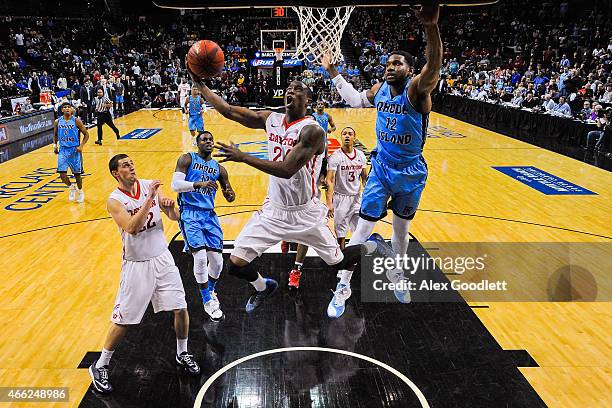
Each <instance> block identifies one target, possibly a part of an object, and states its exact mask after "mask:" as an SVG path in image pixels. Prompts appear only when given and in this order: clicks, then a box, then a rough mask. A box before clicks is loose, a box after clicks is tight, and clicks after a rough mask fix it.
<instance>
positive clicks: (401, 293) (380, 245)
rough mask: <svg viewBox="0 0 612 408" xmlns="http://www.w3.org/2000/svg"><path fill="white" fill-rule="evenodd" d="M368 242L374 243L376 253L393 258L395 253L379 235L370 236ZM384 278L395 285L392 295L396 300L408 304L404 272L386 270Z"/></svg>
mask: <svg viewBox="0 0 612 408" xmlns="http://www.w3.org/2000/svg"><path fill="white" fill-rule="evenodd" d="M368 242H374V243H375V244H376V251H375V252H376V253H378V254H380V255H382V256H384V257H386V258H395V257H396V256H397V254H396V252H395V251H394V250H393V248H391V246H389V244H387V242H386V241H385V240H384V238H383V237H382V236H380V234H376V233H374V234H372V235H370V238H368ZM385 274H386V276H387V279H388V280H389V282H391V283H395V284H396V285H395V289H394V290H393V293H394V294H395V297H396V298H397V300H398V301H399V302H401V303H410V299H411V298H410V291H409V290H408V279H406V277H405V276H404V271H403V270H402V269H399V268H394V269H387V271H386V273H385Z"/></svg>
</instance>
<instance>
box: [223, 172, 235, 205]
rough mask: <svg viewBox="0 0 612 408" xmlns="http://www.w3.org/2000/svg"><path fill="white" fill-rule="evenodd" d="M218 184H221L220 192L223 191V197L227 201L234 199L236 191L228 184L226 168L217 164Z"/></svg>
mask: <svg viewBox="0 0 612 408" xmlns="http://www.w3.org/2000/svg"><path fill="white" fill-rule="evenodd" d="M219 184H221V192H222V193H223V197H225V199H226V200H227V202H228V203H231V202H233V201H234V200H235V199H236V193H235V192H234V189H233V188H232V185H231V184H230V181H229V174H228V173H227V170H226V169H225V167H223V166H221V165H219Z"/></svg>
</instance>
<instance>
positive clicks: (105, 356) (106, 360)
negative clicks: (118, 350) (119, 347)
mask: <svg viewBox="0 0 612 408" xmlns="http://www.w3.org/2000/svg"><path fill="white" fill-rule="evenodd" d="M114 352H115V350H107V349H105V348H103V349H102V354H101V355H100V358H99V359H98V361H97V362H96V368H100V367H104V366H107V365H109V364H110V360H111V357H112V356H113V353H114Z"/></svg>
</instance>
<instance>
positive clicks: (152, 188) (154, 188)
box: [147, 180, 161, 200]
mask: <svg viewBox="0 0 612 408" xmlns="http://www.w3.org/2000/svg"><path fill="white" fill-rule="evenodd" d="M160 186H161V181H159V180H153V181H152V182H151V184H149V194H148V195H147V198H149V199H151V200H152V199H153V198H154V197H155V196H156V195H157V189H158V188H159V187H160Z"/></svg>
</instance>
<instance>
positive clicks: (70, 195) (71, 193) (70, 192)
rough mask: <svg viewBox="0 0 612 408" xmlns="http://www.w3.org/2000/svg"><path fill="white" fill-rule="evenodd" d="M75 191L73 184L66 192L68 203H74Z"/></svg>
mask: <svg viewBox="0 0 612 408" xmlns="http://www.w3.org/2000/svg"><path fill="white" fill-rule="evenodd" d="M76 191H77V189H76V186H75V185H74V184H71V185H70V188H69V190H68V201H74V197H75V195H76Z"/></svg>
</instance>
